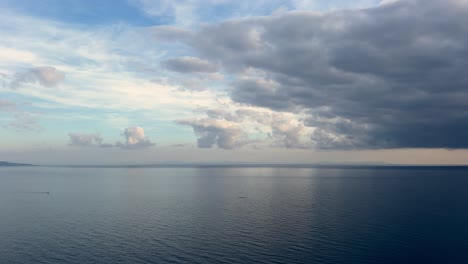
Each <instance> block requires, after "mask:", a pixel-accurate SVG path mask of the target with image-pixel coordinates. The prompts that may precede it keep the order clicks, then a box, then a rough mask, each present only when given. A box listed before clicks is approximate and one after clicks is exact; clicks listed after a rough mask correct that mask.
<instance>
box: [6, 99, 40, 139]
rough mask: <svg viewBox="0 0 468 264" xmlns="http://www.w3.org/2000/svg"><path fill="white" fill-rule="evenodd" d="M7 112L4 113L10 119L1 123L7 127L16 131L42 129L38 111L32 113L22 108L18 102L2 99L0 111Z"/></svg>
mask: <svg viewBox="0 0 468 264" xmlns="http://www.w3.org/2000/svg"><path fill="white" fill-rule="evenodd" d="M1 112H5V113H6V115H3V116H4V117H5V118H6V119H7V120H8V121H7V123H5V124H3V125H0V127H3V128H6V129H12V130H15V131H36V132H37V131H40V130H41V129H42V128H41V126H40V125H39V124H38V122H39V118H38V116H37V114H36V113H32V112H29V111H26V110H24V109H22V108H21V107H20V106H19V105H18V104H17V103H15V102H13V101H10V100H5V99H0V113H1Z"/></svg>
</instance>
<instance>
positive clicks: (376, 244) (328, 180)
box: [0, 167, 468, 263]
mask: <svg viewBox="0 0 468 264" xmlns="http://www.w3.org/2000/svg"><path fill="white" fill-rule="evenodd" d="M467 223H468V169H467V168H421V167H418V168H391V167H387V168H371V167H369V168H365V167H360V168H359V167H358V168H292V167H290V168H279V167H277V168H261V167H256V168H246V167H243V168H236V167H203V168H190V167H186V168H151V167H149V168H148V167H146V168H67V167H21V168H6V167H3V168H0V263H417V262H418V263H466V262H464V261H466V260H467V259H468V225H467Z"/></svg>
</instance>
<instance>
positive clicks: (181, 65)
mask: <svg viewBox="0 0 468 264" xmlns="http://www.w3.org/2000/svg"><path fill="white" fill-rule="evenodd" d="M162 64H163V66H164V67H166V68H167V69H169V70H171V71H176V72H181V73H191V72H193V73H211V72H216V71H218V67H216V65H214V64H212V63H210V62H208V61H204V60H201V59H198V58H194V57H181V58H175V59H169V60H166V61H164V62H163V63H162Z"/></svg>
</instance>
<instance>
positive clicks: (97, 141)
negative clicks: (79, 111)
mask: <svg viewBox="0 0 468 264" xmlns="http://www.w3.org/2000/svg"><path fill="white" fill-rule="evenodd" d="M68 136H69V138H70V143H69V144H70V145H72V146H80V147H89V146H101V145H102V137H101V136H100V135H99V134H86V133H69V134H68Z"/></svg>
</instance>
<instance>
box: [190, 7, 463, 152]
mask: <svg viewBox="0 0 468 264" xmlns="http://www.w3.org/2000/svg"><path fill="white" fill-rule="evenodd" d="M465 2H466V1H455V0H454V1H442V0H435V1H423V0H406V1H391V2H386V4H383V5H379V6H377V7H374V8H367V9H348V10H342V11H333V12H328V13H313V12H288V13H283V14H281V15H277V16H270V17H253V18H246V19H237V20H230V21H226V22H222V23H218V24H213V25H208V26H205V27H203V28H202V29H200V30H198V31H193V32H192V35H191V37H190V38H189V39H184V40H183V41H184V42H185V43H186V45H188V46H189V47H191V48H193V49H194V50H195V52H196V53H197V55H198V56H199V57H200V58H201V59H203V60H208V61H212V62H213V63H217V64H218V65H220V67H221V68H222V69H224V70H225V71H227V74H229V75H231V76H232V79H234V81H233V83H232V86H231V93H230V95H231V98H232V99H233V100H234V101H235V102H237V103H240V104H244V105H250V106H256V107H264V108H268V109H271V110H274V111H289V112H294V113H297V112H302V111H304V112H306V113H307V115H308V116H307V117H306V118H305V120H304V125H305V126H307V127H310V128H312V129H314V131H315V132H313V133H311V135H310V140H311V141H312V142H313V144H312V145H313V146H315V147H317V148H322V149H378V148H468V137H466V134H467V133H468V111H466V102H467V101H468V78H467V77H466V76H467V75H466V69H467V67H468V49H467V48H466V47H467V46H468V37H467V36H468V28H467V27H466V25H467V24H468V5H466V4H463V3H465ZM427 18H430V19H427ZM202 127H204V126H202ZM298 129H299V128H298ZM198 130H201V129H200V128H198ZM299 130H300V129H299ZM198 133H200V132H198ZM212 134H215V133H214V132H212ZM210 135H211V134H210ZM209 138H213V137H209ZM208 145H209V144H208Z"/></svg>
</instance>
